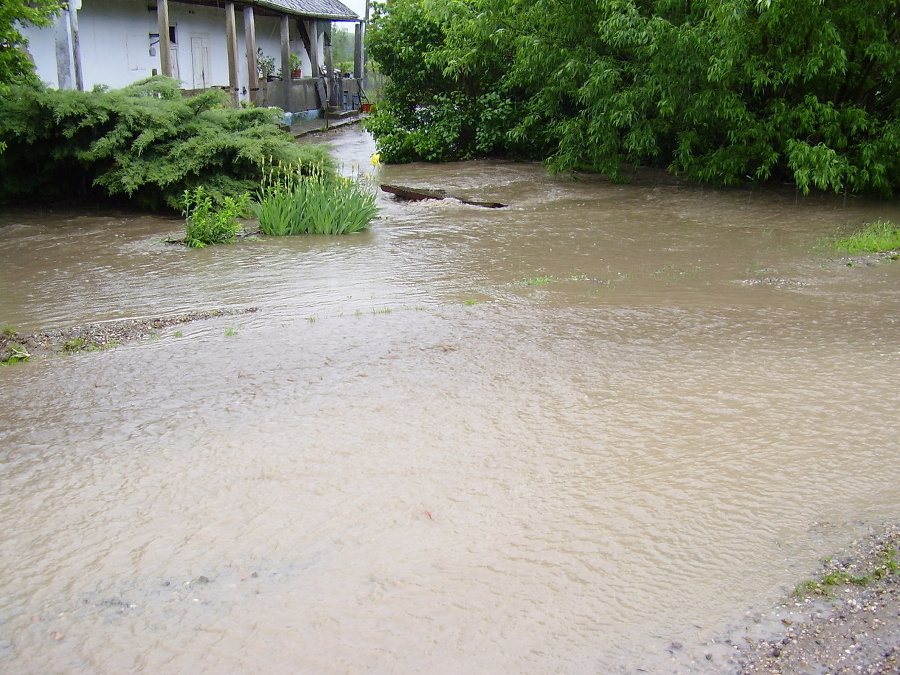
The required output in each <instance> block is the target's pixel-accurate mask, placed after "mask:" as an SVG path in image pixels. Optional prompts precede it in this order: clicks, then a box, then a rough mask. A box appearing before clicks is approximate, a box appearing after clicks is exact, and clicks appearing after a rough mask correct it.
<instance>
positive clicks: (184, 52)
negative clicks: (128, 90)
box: [22, 0, 328, 101]
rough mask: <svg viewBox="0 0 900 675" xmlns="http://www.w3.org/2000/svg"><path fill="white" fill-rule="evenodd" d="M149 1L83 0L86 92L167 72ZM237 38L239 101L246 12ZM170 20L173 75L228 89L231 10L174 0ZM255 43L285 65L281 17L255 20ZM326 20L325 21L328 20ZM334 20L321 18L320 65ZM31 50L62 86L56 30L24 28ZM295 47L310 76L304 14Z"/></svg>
mask: <svg viewBox="0 0 900 675" xmlns="http://www.w3.org/2000/svg"><path fill="white" fill-rule="evenodd" d="M149 4H150V3H149V2H148V0H83V1H82V8H81V9H80V10H79V12H78V28H79V44H80V50H81V63H82V72H83V75H84V87H85V89H91V88H93V87H94V86H97V85H101V86H106V87H110V88H113V89H116V88H120V87H124V86H127V85H129V84H131V83H133V82H137V81H138V80H142V79H144V78H147V77H150V76H151V75H153V74H156V73H158V72H160V56H159V45H158V44H154V40H153V39H152V38H151V35H155V34H157V33H158V32H159V28H158V24H157V14H156V11H155V10H154V11H151V10H148V5H149ZM236 10H237V11H236V16H235V18H236V24H237V39H238V64H237V66H238V82H239V83H240V86H239V91H240V98H241V99H242V100H244V101H248V100H249V93H248V92H247V87H248V85H249V81H250V80H249V78H248V74H247V57H246V41H245V36H244V20H243V11H242V9H241V7H240V6H238V7H237V8H236ZM169 23H170V25H171V26H173V30H174V34H175V42H174V44H173V46H172V56H173V58H172V63H173V70H174V73H173V74H174V75H175V77H176V78H178V79H179V80H180V81H181V83H182V84H181V86H182V87H183V88H184V89H201V88H206V87H227V86H228V58H227V46H226V40H225V12H224V11H223V10H222V9H217V8H215V7H204V6H200V5H187V4H182V3H179V2H174V1H173V0H170V2H169ZM255 24H256V40H257V47H259V48H260V49H261V50H262V51H263V53H264V54H267V55H271V56H274V57H275V62H276V66H275V67H276V69H277V68H280V67H281V63H280V62H281V21H280V18H278V17H271V16H262V15H260V14H257V15H256V17H255ZM323 24H324V25H323ZM327 24H328V22H327V21H325V22H320V26H319V40H318V44H317V48H318V52H319V58H318V60H319V63H323V62H324V52H323V37H322V32H323V31H324V30H325V28H326V27H327ZM22 32H23V34H24V35H25V36H26V37H27V38H28V40H29V47H28V50H29V52H30V53H31V55H32V57H33V58H34V61H35V65H36V68H37V74H38V77H39V78H40V79H41V81H43V82H45V83H47V84H48V85H49V86H51V87H54V88H56V87H59V78H58V75H57V65H56V42H55V29H54V28H53V27H48V28H42V29H37V28H34V27H31V26H27V27H24V28H23V30H22ZM290 35H291V51H292V52H294V53H296V54H298V55H299V56H300V61H301V66H300V67H301V71H302V73H303V75H304V77H308V76H310V75H312V72H311V70H312V69H311V66H310V58H309V55H308V54H307V53H306V49H305V48H304V46H303V41H302V40H301V38H300V31H299V29H298V26H297V18H296V17H291V19H290Z"/></svg>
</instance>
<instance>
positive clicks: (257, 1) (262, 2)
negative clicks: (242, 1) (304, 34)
mask: <svg viewBox="0 0 900 675" xmlns="http://www.w3.org/2000/svg"><path fill="white" fill-rule="evenodd" d="M253 4H254V5H259V6H260V7H265V8H266V9H269V10H272V11H275V12H278V13H279V14H290V15H292V16H305V17H308V18H310V19H329V20H331V21H354V22H355V21H362V19H361V18H360V17H358V16H357V15H356V14H309V13H306V12H292V11H290V10H287V9H285V8H284V7H281V6H279V5H278V4H276V3H274V2H266V0H253Z"/></svg>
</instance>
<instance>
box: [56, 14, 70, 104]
mask: <svg viewBox="0 0 900 675" xmlns="http://www.w3.org/2000/svg"><path fill="white" fill-rule="evenodd" d="M54 38H55V40H56V78H57V83H58V86H59V88H60V89H71V88H72V42H71V40H72V34H71V31H70V30H69V14H68V13H67V12H61V13H60V14H59V15H58V16H57V17H56V25H55V26H54Z"/></svg>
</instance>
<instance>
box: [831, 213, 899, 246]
mask: <svg viewBox="0 0 900 675" xmlns="http://www.w3.org/2000/svg"><path fill="white" fill-rule="evenodd" d="M832 246H833V247H834V249H835V250H837V251H844V252H846V253H883V252H885V251H894V250H897V249H900V225H897V224H896V223H893V222H891V221H890V220H877V221H875V222H874V223H865V224H864V225H863V227H862V229H861V230H860V231H858V232H856V233H854V234H851V235H850V236H848V237H844V238H840V239H835V240H834V241H833V242H832Z"/></svg>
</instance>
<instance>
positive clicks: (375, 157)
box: [372, 152, 381, 166]
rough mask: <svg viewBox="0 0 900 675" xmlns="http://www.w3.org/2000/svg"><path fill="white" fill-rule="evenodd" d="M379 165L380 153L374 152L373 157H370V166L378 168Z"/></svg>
mask: <svg viewBox="0 0 900 675" xmlns="http://www.w3.org/2000/svg"><path fill="white" fill-rule="evenodd" d="M380 164H381V153H380V152H376V153H375V154H374V155H372V166H378V165H380Z"/></svg>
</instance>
